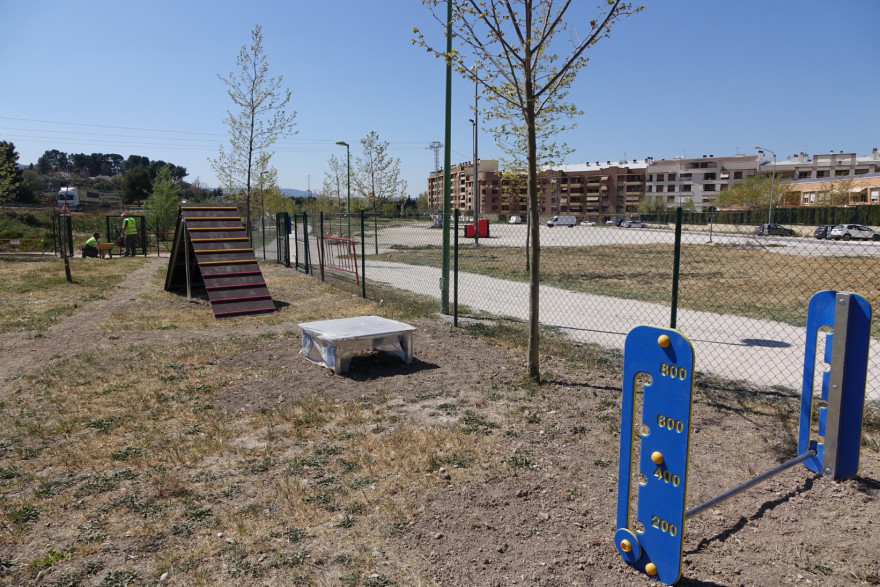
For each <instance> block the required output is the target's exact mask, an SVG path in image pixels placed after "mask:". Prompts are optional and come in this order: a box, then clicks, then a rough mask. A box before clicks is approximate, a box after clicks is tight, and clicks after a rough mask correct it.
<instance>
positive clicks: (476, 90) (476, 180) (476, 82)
mask: <svg viewBox="0 0 880 587" xmlns="http://www.w3.org/2000/svg"><path fill="white" fill-rule="evenodd" d="M472 71H473V72H474V119H473V120H471V122H472V123H474V247H479V246H480V186H479V183H480V172H479V163H478V160H479V159H478V158H479V154H478V152H477V136H478V133H479V130H480V129H479V126H478V125H477V116H479V113H478V110H477V108H478V105H479V100H480V82H479V80H478V79H477V65H476V63H475V64H474V67H473V69H472Z"/></svg>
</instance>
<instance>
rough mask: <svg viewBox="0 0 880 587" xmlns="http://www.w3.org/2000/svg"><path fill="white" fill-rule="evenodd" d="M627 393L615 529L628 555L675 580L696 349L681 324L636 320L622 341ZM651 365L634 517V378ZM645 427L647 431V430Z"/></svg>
mask: <svg viewBox="0 0 880 587" xmlns="http://www.w3.org/2000/svg"><path fill="white" fill-rule="evenodd" d="M623 353H624V354H623V356H624V363H623V382H624V383H623V399H622V404H621V416H620V464H619V471H618V487H617V528H618V530H617V532H616V533H615V535H614V542H615V544H616V545H617V550H618V552H619V553H620V555H621V556H622V557H623V559H624V560H625V561H626V562H627V564H629V565H630V566H633V567H635V568H637V569H639V570H640V571H642V572H644V573H647V574H649V575H656V576H657V577H658V578H659V579H660V580H661V581H663V582H664V583H667V584H669V583H674V582H675V581H677V580H678V578H679V576H680V574H681V557H682V534H683V533H684V521H685V519H684V505H685V496H686V493H687V492H686V486H687V464H688V453H689V450H688V449H689V446H690V442H689V439H690V429H691V403H692V398H693V389H694V386H693V375H694V349H693V347H692V346H691V343H690V341H689V340H688V339H687V338H686V337H685V336H684V335H683V334H682V333H680V332H678V331H677V330H670V329H666V328H658V327H655V326H637V327H636V328H634V329H633V330H631V331H630V333H629V335H627V337H626V343H625V345H624V351H623ZM641 373H645V374H647V375H649V376H650V377H651V383H650V384H646V385H645V387H644V396H643V397H644V399H643V402H642V422H641V424H642V426H643V427H644V428H642V429H641V433H640V435H641V450H640V453H639V472H640V473H641V478H642V481H641V483H640V485H639V488H638V512H637V514H636V520H638V522H639V525H640V526H641V527H642V529H641V530H638V531H636V532H633V530H632V528H633V526H634V525H635V524H632V523H631V522H632V520H631V512H632V495H631V488H632V486H633V471H632V469H633V467H632V463H633V455H634V449H635V447H634V444H633V443H634V439H635V436H636V433H637V432H638V431H639V428H636V422H635V408H636V405H635V404H636V402H635V398H636V384H637V381H636V378H637V376H638V375H639V374H641ZM645 430H647V432H645Z"/></svg>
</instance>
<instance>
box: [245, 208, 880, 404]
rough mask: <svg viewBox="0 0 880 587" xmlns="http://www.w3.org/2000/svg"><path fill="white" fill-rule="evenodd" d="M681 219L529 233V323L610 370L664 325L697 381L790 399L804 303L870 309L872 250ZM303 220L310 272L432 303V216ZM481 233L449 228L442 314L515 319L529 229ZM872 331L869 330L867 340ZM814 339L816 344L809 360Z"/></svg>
mask: <svg viewBox="0 0 880 587" xmlns="http://www.w3.org/2000/svg"><path fill="white" fill-rule="evenodd" d="M688 219H690V220H692V221H691V222H690V223H684V224H683V225H682V226H681V231H680V235H678V238H677V234H676V223H675V217H674V215H670V216H666V217H658V216H655V217H652V218H651V220H650V221H647V222H633V223H629V224H628V223H626V222H624V223H623V224H619V221H615V220H612V221H609V222H611V223H610V224H600V225H595V224H592V223H590V224H587V223H579V224H576V225H574V226H554V227H550V226H547V225H546V224H543V225H542V226H540V227H539V240H540V247H541V256H540V266H539V268H540V274H541V288H540V301H539V306H540V314H539V315H540V322H541V325H542V327H543V328H544V329H545V332H547V333H548V335H554V334H559V335H564V336H566V337H567V338H569V339H571V340H572V341H575V342H577V343H580V344H584V345H595V347H596V350H597V355H601V358H600V359H598V358H597V361H598V360H601V362H602V363H603V364H607V362H608V361H609V357H610V360H611V361H612V362H617V363H618V366H620V365H622V348H623V343H624V339H625V337H626V335H627V333H628V332H629V331H630V330H631V329H632V328H633V327H635V326H637V325H639V324H654V325H658V326H664V327H674V328H677V329H678V330H680V331H682V332H683V333H684V334H685V335H686V336H687V337H688V338H689V339H690V340H691V342H692V344H693V346H694V350H695V353H696V360H697V370H698V371H699V372H700V373H701V375H702V376H703V377H710V378H713V379H714V380H715V382H716V383H718V384H724V385H733V386H736V388H738V389H745V390H755V391H762V392H770V393H780V394H784V395H795V394H799V393H800V389H801V382H802V375H803V367H804V365H803V362H804V351H805V347H806V344H807V342H806V329H805V326H806V312H807V305H808V302H809V300H810V298H811V296H812V295H813V294H815V293H816V292H819V291H823V290H837V291H848V292H854V293H858V294H860V295H862V296H864V297H865V298H866V299H867V300H868V301H869V302H870V303H871V305H872V307H873V308H875V310H876V309H880V242H877V241H872V240H867V241H856V240H849V241H844V240H830V239H826V238H821V239H818V238H815V237H814V229H815V228H816V226H791V225H790V226H788V227H787V228H789V229H790V230H792V231H793V233H794V234H793V235H792V236H781V235H766V236H765V235H762V234H756V227H755V225H753V224H737V223H730V222H727V223H724V224H718V223H716V222H715V219H714V218H713V217H711V216H709V215H693V216H689V217H688ZM349 220H351V226H352V229H351V233H350V235H351V236H350V241H351V245H352V249H351V250H352V252H351V253H348V254H349V255H351V256H357V257H359V260H360V265H359V267H358V273H357V274H355V273H352V272H350V271H345V270H340V269H339V268H338V267H328V266H326V264H325V266H323V267H322V266H321V260H320V259H319V258H318V257H319V255H317V254H316V253H315V252H316V251H318V237H321V236H326V235H334V236H338V237H339V238H342V239H349V232H348V226H349V223H348V221H349ZM303 221H304V222H305V223H307V224H308V226H309V233H310V235H311V241H312V242H311V245H310V247H311V251H312V254H311V258H310V260H309V263H310V266H311V267H312V271H311V272H312V273H313V274H315V275H316V276H321V277H323V278H324V279H332V280H334V281H335V282H337V283H339V284H340V285H341V286H343V287H352V288H354V287H356V286H360V287H359V289H362V292H363V295H365V296H368V297H374V296H378V295H380V293H377V291H376V288H393V289H396V290H403V291H406V292H411V293H414V294H418V295H421V296H427V297H430V298H432V299H434V300H439V299H440V297H441V294H442V292H443V290H444V280H443V275H444V271H443V267H444V259H443V250H444V248H443V230H442V228H441V227H440V226H439V225H440V223H439V222H438V221H437V219H436V217H433V218H432V217H427V216H423V217H416V218H382V217H375V216H366V217H365V216H352V217H350V218H349V217H347V216H346V215H320V214H319V215H315V216H309V217H307V218H304V219H303ZM545 222H546V221H545ZM452 224H453V225H454V224H455V220H453V221H452ZM486 228H487V230H486V231H483V230H482V229H481V230H479V231H477V235H476V238H474V230H473V229H474V227H473V224H472V223H469V222H468V221H467V219H464V218H462V219H460V220H458V222H457V230H456V229H455V227H454V226H453V235H452V236H451V237H450V241H449V245H450V246H449V250H450V256H449V258H448V261H447V262H446V263H447V265H448V267H449V282H448V286H447V287H448V291H449V300H452V302H450V306H449V311H450V312H454V311H455V310H456V309H458V311H459V312H461V313H463V314H468V315H473V316H494V317H504V318H508V319H511V320H515V321H522V322H525V321H527V320H528V313H529V287H528V279H529V266H528V264H529V259H528V248H529V247H530V246H534V243H529V242H528V234H529V227H528V226H527V225H526V224H509V223H503V222H492V223H489V225H488V226H487V227H486ZM465 233H467V234H468V238H465V236H464V235H465ZM257 246H258V243H257ZM270 257H271V256H270ZM326 259H327V257H326V255H325V256H324V260H326ZM456 268H457V271H456ZM364 280H365V281H364ZM674 285H676V286H677V287H674ZM455 302H457V304H456V303H455ZM437 303H438V307H439V302H437ZM878 334H880V333H878V327H877V325H876V321H872V336H873V337H874V338H876V337H877V336H878ZM824 338H825V337H824V336H820V337H819V340H818V341H816V343H815V344H817V345H818V352H817V356H819V357H822V356H824V355H823V351H824V344H825V340H824ZM876 347H877V345H876V344H874V345H872V348H871V351H870V358H869V373H868V389H867V394H868V400H869V401H870V402H871V404H870V405H871V407H869V413H872V412H873V415H874V416H877V415H880V407H878V403H877V402H880V357H878V356H877V349H876ZM587 366H589V365H587ZM819 379H820V378H819ZM819 383H820V382H819V381H818V380H817V382H816V386H817V388H818V385H819Z"/></svg>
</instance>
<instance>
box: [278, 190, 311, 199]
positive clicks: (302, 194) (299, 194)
mask: <svg viewBox="0 0 880 587" xmlns="http://www.w3.org/2000/svg"><path fill="white" fill-rule="evenodd" d="M281 193H282V194H284V195H285V196H287V197H288V198H308V197H309V196H312V197H313V198H316V197H318V195H317V194H316V193H315V192H311V193H309V192H307V191H304V190H295V189H292V188H281Z"/></svg>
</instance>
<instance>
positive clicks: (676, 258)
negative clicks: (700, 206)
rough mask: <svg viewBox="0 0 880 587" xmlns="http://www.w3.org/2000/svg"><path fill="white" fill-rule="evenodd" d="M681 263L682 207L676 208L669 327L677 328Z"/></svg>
mask: <svg viewBox="0 0 880 587" xmlns="http://www.w3.org/2000/svg"><path fill="white" fill-rule="evenodd" d="M680 265H681V208H676V209H675V248H674V249H673V254H672V308H671V312H670V316H669V327H670V328H673V329H674V328H675V324H676V322H677V321H678V269H679V266H680Z"/></svg>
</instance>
